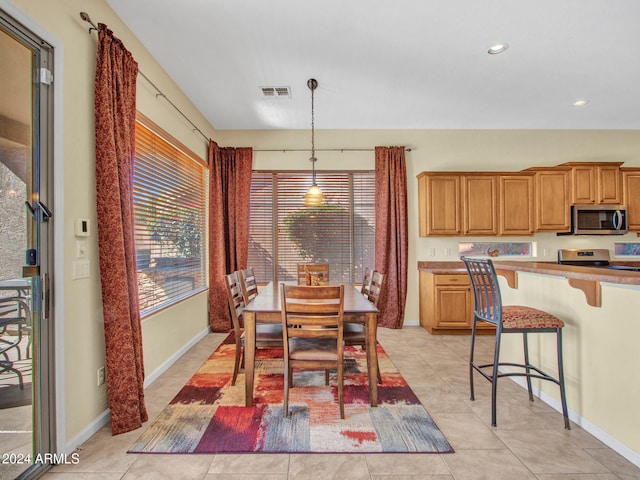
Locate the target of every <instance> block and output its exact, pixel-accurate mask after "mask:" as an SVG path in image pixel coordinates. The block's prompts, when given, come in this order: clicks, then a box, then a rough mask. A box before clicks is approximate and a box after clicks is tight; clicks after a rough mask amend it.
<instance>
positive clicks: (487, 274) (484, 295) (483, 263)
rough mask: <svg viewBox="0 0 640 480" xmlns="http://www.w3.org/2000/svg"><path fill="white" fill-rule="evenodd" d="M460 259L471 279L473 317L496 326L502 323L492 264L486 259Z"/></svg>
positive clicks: (496, 279) (498, 293) (500, 303)
mask: <svg viewBox="0 0 640 480" xmlns="http://www.w3.org/2000/svg"><path fill="white" fill-rule="evenodd" d="M460 259H461V260H462V261H463V262H464V265H465V267H466V268H467V272H468V273H469V277H470V278H471V288H472V289H473V298H474V309H473V310H474V315H475V317H476V318H477V319H478V320H483V321H485V322H488V323H492V324H494V325H496V326H498V325H499V324H501V323H502V298H501V296H500V286H499V284H498V275H497V274H496V270H495V268H494V267H493V262H492V261H491V260H490V259H488V258H471V257H464V256H463V257H460Z"/></svg>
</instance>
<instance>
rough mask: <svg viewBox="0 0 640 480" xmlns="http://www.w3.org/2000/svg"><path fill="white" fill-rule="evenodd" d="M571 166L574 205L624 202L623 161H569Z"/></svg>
mask: <svg viewBox="0 0 640 480" xmlns="http://www.w3.org/2000/svg"><path fill="white" fill-rule="evenodd" d="M563 165H564V166H568V167H571V183H572V187H573V188H572V196H571V203H572V204H573V205H583V204H586V205H588V204H608V205H618V204H620V203H621V202H622V174H621V172H620V165H622V162H607V163H593V162H569V163H565V164H563Z"/></svg>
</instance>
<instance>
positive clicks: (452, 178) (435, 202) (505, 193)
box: [418, 172, 534, 237]
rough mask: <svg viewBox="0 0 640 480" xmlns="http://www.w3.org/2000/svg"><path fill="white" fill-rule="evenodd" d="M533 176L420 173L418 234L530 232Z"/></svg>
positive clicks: (531, 226)
mask: <svg viewBox="0 0 640 480" xmlns="http://www.w3.org/2000/svg"><path fill="white" fill-rule="evenodd" d="M533 199H534V193H533V174H532V173H513V174H512V173H499V172H473V173H471V172H459V173H458V172H422V173H421V174H420V175H418V202H419V206H418V211H419V231H420V236H423V237H426V236H435V235H441V236H443V235H445V236H499V235H532V234H533V225H534V222H533V208H534V207H533Z"/></svg>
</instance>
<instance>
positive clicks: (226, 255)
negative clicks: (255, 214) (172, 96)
mask: <svg viewBox="0 0 640 480" xmlns="http://www.w3.org/2000/svg"><path fill="white" fill-rule="evenodd" d="M252 160H253V150H252V149H251V148H231V147H225V148H220V147H218V145H217V144H216V143H215V142H214V141H211V142H210V143H209V209H210V210H209V323H210V325H211V329H212V330H213V331H214V332H228V331H229V330H231V316H230V315H229V303H228V300H227V292H226V290H225V286H224V275H226V274H228V273H232V272H234V271H236V270H240V269H244V268H247V257H248V256H249V197H250V193H251V167H252Z"/></svg>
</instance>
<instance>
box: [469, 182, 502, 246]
mask: <svg viewBox="0 0 640 480" xmlns="http://www.w3.org/2000/svg"><path fill="white" fill-rule="evenodd" d="M462 185H463V189H462V202H461V203H462V216H463V234H464V235H497V234H498V180H497V177H496V176H495V175H480V174H479V175H464V176H463V177H462Z"/></svg>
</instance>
